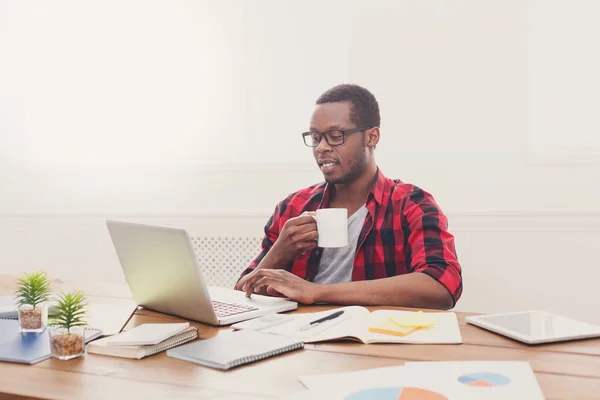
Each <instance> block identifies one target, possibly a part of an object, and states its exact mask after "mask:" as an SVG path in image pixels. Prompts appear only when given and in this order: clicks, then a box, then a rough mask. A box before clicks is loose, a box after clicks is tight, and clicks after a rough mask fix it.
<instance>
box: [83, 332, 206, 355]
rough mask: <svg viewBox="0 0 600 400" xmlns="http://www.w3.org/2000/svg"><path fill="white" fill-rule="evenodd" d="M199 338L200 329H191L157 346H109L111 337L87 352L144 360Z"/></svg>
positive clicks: (94, 344) (99, 342)
mask: <svg viewBox="0 0 600 400" xmlns="http://www.w3.org/2000/svg"><path fill="white" fill-rule="evenodd" d="M196 338H198V328H195V327H189V328H187V329H185V330H184V331H183V332H181V333H178V334H176V335H174V336H172V337H170V338H168V339H166V340H163V341H162V342H160V343H157V344H150V345H129V346H125V345H112V344H109V340H110V337H105V338H103V339H99V340H96V341H94V342H92V343H90V344H89V345H88V346H87V352H88V353H92V354H102V355H105V356H114V357H124V358H135V359H138V360H139V359H142V358H145V357H148V356H151V355H153V354H156V353H160V352H161V351H165V350H168V349H171V348H173V347H176V346H179V345H182V344H184V343H187V342H190V341H192V340H194V339H196Z"/></svg>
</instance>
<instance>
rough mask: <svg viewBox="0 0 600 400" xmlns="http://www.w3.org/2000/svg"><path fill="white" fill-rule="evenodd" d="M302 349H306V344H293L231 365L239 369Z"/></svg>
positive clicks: (245, 358) (241, 359)
mask: <svg viewBox="0 0 600 400" xmlns="http://www.w3.org/2000/svg"><path fill="white" fill-rule="evenodd" d="M302 347H304V343H302V342H300V343H296V344H293V345H291V346H286V347H283V348H281V349H277V350H275V351H270V352H268V353H262V354H256V355H253V356H248V357H242V358H240V359H238V360H235V361H234V362H232V363H231V367H232V368H233V367H237V366H238V365H243V364H248V363H251V362H254V361H259V360H263V359H265V358H269V357H272V356H276V355H278V354H282V353H286V352H288V351H292V350H296V349H301V348H302Z"/></svg>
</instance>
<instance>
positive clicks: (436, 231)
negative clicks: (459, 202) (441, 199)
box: [402, 187, 462, 304]
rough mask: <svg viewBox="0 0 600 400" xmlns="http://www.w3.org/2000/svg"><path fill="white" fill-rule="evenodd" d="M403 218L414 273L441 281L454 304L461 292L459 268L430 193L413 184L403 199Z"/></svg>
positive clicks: (451, 239) (450, 237)
mask: <svg viewBox="0 0 600 400" xmlns="http://www.w3.org/2000/svg"><path fill="white" fill-rule="evenodd" d="M402 218H403V219H404V221H403V226H404V227H405V230H407V231H408V232H407V234H408V246H409V249H410V250H409V254H410V255H411V257H410V267H411V268H412V270H413V272H422V273H424V274H427V275H429V276H430V277H432V278H433V279H435V280H437V281H438V282H440V283H441V284H442V285H444V287H445V288H446V289H448V291H449V292H450V294H451V295H452V299H453V300H454V304H456V302H457V301H458V299H459V298H460V296H461V294H462V276H461V267H460V264H459V262H458V258H457V255H456V249H455V246H454V236H453V235H452V234H450V232H448V220H447V218H446V216H445V215H444V214H443V213H442V211H441V210H440V208H439V207H438V205H437V204H436V202H435V200H434V199H433V197H432V196H431V195H430V194H429V193H427V192H425V191H423V190H422V189H420V188H417V187H415V188H414V189H413V191H412V192H411V193H410V194H409V195H408V197H407V198H406V199H405V203H404V206H403V210H402Z"/></svg>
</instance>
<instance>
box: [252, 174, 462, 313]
mask: <svg viewBox="0 0 600 400" xmlns="http://www.w3.org/2000/svg"><path fill="white" fill-rule="evenodd" d="M329 192H330V190H329V187H328V185H327V184H326V183H324V182H323V183H320V184H317V185H314V186H311V187H309V188H306V189H302V190H300V191H298V192H296V193H293V194H291V195H290V196H288V197H287V198H286V199H285V200H283V201H282V202H280V203H279V204H278V205H277V207H276V208H275V212H274V213H273V215H272V216H271V218H270V219H269V221H268V222H267V225H266V226H265V236H264V238H263V241H262V250H261V252H260V253H259V254H258V256H257V257H256V258H255V259H254V260H253V261H252V263H251V264H250V266H249V267H248V268H247V269H246V270H245V271H244V272H243V273H242V276H244V275H246V274H248V273H250V272H251V271H252V270H253V269H254V268H256V266H258V264H259V263H260V262H261V260H262V259H263V258H264V256H265V255H266V254H267V252H268V251H269V249H270V248H271V246H273V243H275V241H276V240H277V238H278V237H279V232H280V231H281V229H282V228H283V225H284V224H285V222H286V221H287V220H288V219H290V218H292V217H297V216H299V215H300V214H302V213H303V212H304V211H314V210H316V209H319V208H327V207H328V204H329ZM366 207H367V209H368V211H369V213H368V214H367V216H366V217H365V222H364V224H363V227H362V230H361V232H360V235H359V238H358V244H357V247H356V254H355V257H354V267H353V270H352V280H353V281H360V280H366V279H379V278H386V277H391V276H396V275H403V274H408V273H411V272H422V273H424V274H427V275H429V276H431V277H432V278H434V279H435V280H437V281H438V282H440V283H441V284H442V285H444V286H445V287H446V288H447V289H448V291H449V292H450V294H451V295H452V298H453V299H454V302H455V303H456V301H458V299H459V298H460V295H461V293H462V277H461V267H460V264H459V263H458V259H457V256H456V250H455V247H454V237H453V236H452V234H450V233H449V232H448V220H447V219H446V216H445V215H444V214H443V213H442V211H441V210H440V208H439V207H438V205H437V204H436V202H435V200H434V199H433V197H432V196H431V195H430V194H429V193H427V192H425V191H423V190H422V189H420V188H418V187H416V186H414V185H410V184H406V183H402V182H401V181H400V180H398V179H394V180H392V179H389V178H386V177H385V176H384V175H383V174H382V173H381V171H380V170H378V171H377V176H376V178H375V182H374V183H373V186H372V188H371V191H370V193H369V196H368V198H367V202H366ZM322 253H323V252H322V250H321V249H320V248H318V247H317V248H314V249H313V250H312V251H310V252H306V253H305V254H304V255H303V256H300V257H298V258H297V259H295V260H294V261H293V262H292V263H290V264H289V265H286V266H284V268H285V269H287V270H288V271H290V272H292V273H293V274H296V275H298V276H299V277H301V278H304V279H306V280H309V281H312V280H313V279H314V278H315V275H316V273H317V270H318V268H319V262H320V260H321V254H322Z"/></svg>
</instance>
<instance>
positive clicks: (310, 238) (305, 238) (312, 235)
mask: <svg viewBox="0 0 600 400" xmlns="http://www.w3.org/2000/svg"><path fill="white" fill-rule="evenodd" d="M318 238H319V233H318V232H317V231H311V232H307V233H305V234H303V235H302V236H298V241H299V242H316V241H317V239H318Z"/></svg>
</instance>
